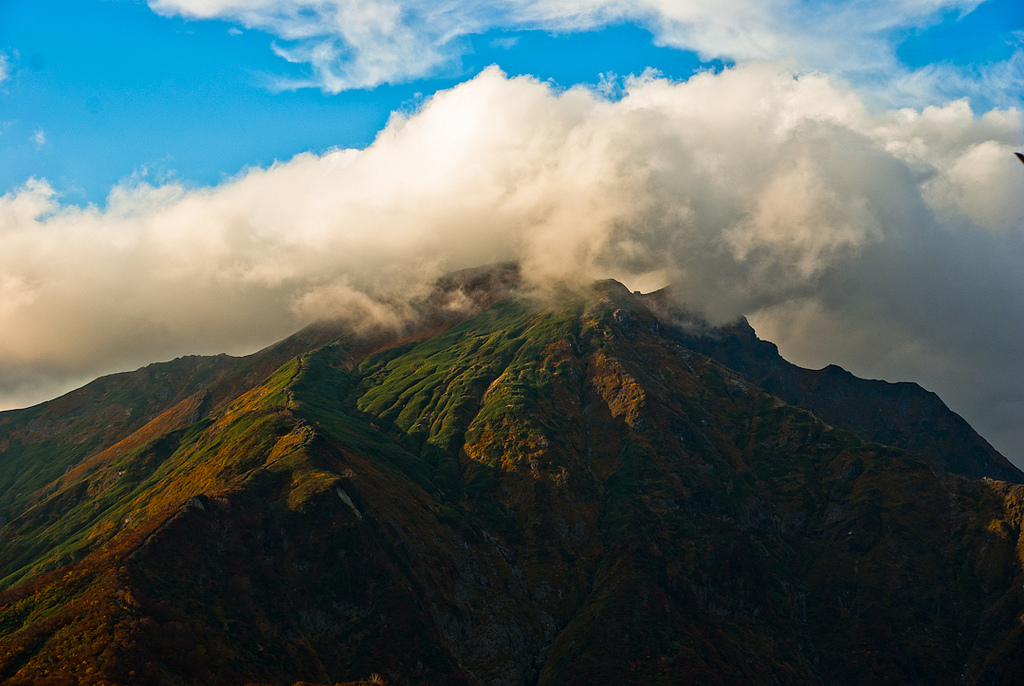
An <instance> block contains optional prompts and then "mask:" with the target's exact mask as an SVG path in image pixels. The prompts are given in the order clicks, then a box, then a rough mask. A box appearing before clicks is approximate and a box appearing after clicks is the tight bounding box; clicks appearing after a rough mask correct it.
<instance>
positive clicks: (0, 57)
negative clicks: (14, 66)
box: [0, 52, 11, 84]
mask: <svg viewBox="0 0 1024 686" xmlns="http://www.w3.org/2000/svg"><path fill="white" fill-rule="evenodd" d="M10 77H11V63H10V60H9V58H8V57H7V54H6V53H3V52H0V84H2V83H3V82H4V81H6V80H7V79H9V78H10Z"/></svg>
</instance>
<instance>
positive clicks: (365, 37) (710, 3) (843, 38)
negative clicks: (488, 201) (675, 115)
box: [149, 0, 1021, 104]
mask: <svg viewBox="0 0 1024 686" xmlns="http://www.w3.org/2000/svg"><path fill="white" fill-rule="evenodd" d="M980 2H981V0H838V1H837V2H805V1H803V0H687V1H686V2H678V1H675V0H503V1H501V2H496V1H495V0H477V1H473V2H464V1H460V0H443V1H439V2H429V3H424V2H416V1H414V0H149V5H150V7H151V8H152V9H153V10H154V11H156V12H158V13H160V14H163V15H182V16H187V17H193V18H203V19H210V18H219V19H224V20H227V21H232V22H238V23H240V24H243V25H245V26H247V27H250V28H258V29H261V30H264V31H267V32H270V33H272V34H274V35H276V36H278V37H279V38H281V39H282V40H283V41H285V44H284V45H278V46H276V50H277V52H278V53H279V54H280V55H281V56H282V57H284V58H286V59H288V60H291V61H293V62H302V63H309V64H310V65H312V67H313V70H314V78H313V79H312V80H311V81H308V82H294V81H293V82H282V83H281V84H279V85H280V86H281V87H302V86H313V85H315V86H319V87H321V88H323V89H324V90H327V91H330V92H339V91H342V90H346V89H351V88H368V87H372V86H375V85H378V84H381V83H396V82H403V81H409V80H413V79H417V78H421V77H424V76H427V75H430V74H436V73H438V72H439V71H443V70H444V69H451V68H454V67H455V66H457V62H458V58H459V56H460V55H461V54H463V51H464V50H465V47H466V45H467V43H466V38H467V37H468V36H470V35H473V34H479V33H483V32H486V31H488V30H490V29H510V30H520V29H541V30H547V31H559V32H565V31H579V30H588V29H594V28H597V27H600V26H605V25H609V24H613V23H622V22H634V23H637V24H639V25H641V26H644V27H645V28H647V29H649V30H650V31H651V32H652V33H653V35H654V38H655V42H656V43H658V44H660V45H665V46H671V47H675V48H680V49H684V50H693V51H696V52H697V53H699V54H700V55H701V56H702V57H703V58H705V59H712V58H722V59H726V60H733V61H740V62H742V61H747V60H769V61H775V60H781V59H786V60H792V61H793V62H792V63H793V65H794V66H795V67H796V68H797V69H798V70H800V71H810V70H822V71H826V72H828V73H833V74H841V75H843V76H844V77H845V78H847V79H849V80H851V81H852V82H856V83H861V84H865V85H870V86H871V87H872V88H874V89H877V90H879V91H881V97H883V98H888V99H889V101H890V102H901V103H906V102H910V103H922V104H923V103H927V102H935V101H937V100H936V96H945V99H949V97H950V96H952V97H954V98H955V97H960V96H962V95H978V94H981V93H982V92H985V93H986V94H987V95H986V97H989V98H990V99H989V100H986V102H993V103H1019V102H1020V101H1021V95H1020V89H1019V86H1020V85H1021V81H1020V71H1019V61H1020V58H1019V56H1018V57H1015V58H1014V59H1013V60H1010V61H1008V62H1007V63H1005V64H1004V65H1002V66H998V65H997V66H993V67H991V68H988V69H987V70H986V72H985V74H986V76H985V81H986V83H985V84H984V87H983V86H982V85H980V84H979V83H978V80H977V78H975V76H976V75H972V74H967V73H962V72H959V71H957V72H953V73H954V75H955V76H956V78H955V79H953V80H950V79H948V78H947V79H939V78H936V77H935V75H934V74H933V71H932V70H927V69H926V70H919V71H917V72H909V71H908V70H907V69H905V68H903V67H902V66H901V65H900V64H899V61H898V60H897V59H896V54H895V48H896V44H895V43H894V40H896V37H898V36H899V35H904V34H905V31H906V30H908V29H912V28H921V27H926V26H929V25H931V24H934V23H937V22H938V21H939V20H940V19H941V18H942V17H943V16H944V15H945V14H948V13H949V12H951V11H957V10H959V11H960V12H961V13H967V12H970V11H971V10H973V9H974V8H975V7H976V6H977V5H978V4H980ZM498 40H501V39H498ZM942 71H944V72H947V73H949V72H951V71H952V70H951V68H948V67H946V68H943V69H942ZM954 82H962V83H961V85H962V86H963V87H964V88H966V90H963V89H961V90H960V91H957V92H956V93H951V92H950V91H951V88H952V85H953V83H954ZM922 89H926V90H927V92H926V93H925V94H924V96H925V99H924V100H921V99H909V98H916V97H920V96H921V95H922V93H921V91H922ZM983 89H984V90H983ZM993 89H995V91H998V92H995V91H993ZM997 96H998V97H997Z"/></svg>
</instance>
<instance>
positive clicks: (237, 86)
mask: <svg viewBox="0 0 1024 686" xmlns="http://www.w3.org/2000/svg"><path fill="white" fill-rule="evenodd" d="M826 4H827V3H807V4H806V6H807V7H811V8H814V7H818V6H824V5H826ZM791 11H793V12H794V24H799V21H797V19H799V12H800V11H801V10H800V5H799V4H797V5H795V6H794V7H793V8H792V9H791ZM963 12H964V10H963V8H962V7H958V6H957V5H956V4H954V3H947V6H946V7H945V8H943V7H942V6H939V7H938V8H937V9H936V10H935V11H932V12H926V13H921V14H919V15H917V16H912V17H910V18H909V19H901V20H897V19H896V18H895V17H894V20H893V21H895V22H896V23H897V25H896V26H893V27H887V28H884V30H881V31H877V32H874V33H872V32H871V31H870V30H869V29H865V30H864V32H863V33H865V34H867V38H864V36H861V38H862V39H864V40H862V41H861V42H865V41H868V42H871V44H872V46H873V48H874V49H878V50H881V49H883V48H885V49H892V50H894V51H895V60H894V61H893V62H892V63H891V64H890V63H888V62H883V64H882V68H881V69H879V68H877V66H876V67H875V68H874V71H872V70H871V69H867V72H866V73H865V71H864V70H865V67H863V65H860V64H856V63H851V64H849V65H847V67H846V69H845V71H846V72H847V73H846V74H841V75H843V76H846V77H847V78H851V79H853V80H854V81H855V82H860V83H862V84H864V86H865V91H866V92H869V93H872V91H874V92H873V93H872V95H873V97H876V98H877V99H878V100H879V101H882V102H885V103H886V104H888V105H893V104H897V105H910V106H918V107H920V106H923V105H927V104H941V102H943V101H945V100H948V99H953V98H955V97H961V96H968V97H972V101H973V103H974V105H975V109H976V110H978V109H980V110H986V109H989V108H991V107H993V106H1020V104H1021V97H1022V96H1021V91H1020V90H1019V89H1018V90H1017V91H1016V92H1013V90H1012V87H1010V88H1008V90H1009V91H1010V92H1009V93H1006V94H993V95H994V97H989V94H988V93H986V92H985V91H983V90H980V89H979V88H978V87H977V85H978V83H979V82H980V80H981V78H980V77H979V75H978V73H977V71H978V70H979V69H981V68H984V67H986V66H987V65H992V64H998V63H1001V62H1004V61H1006V60H1008V59H1010V58H1011V57H1012V56H1013V54H1014V52H1015V51H1016V52H1018V53H1019V51H1020V50H1021V41H1022V37H1021V36H1022V34H1021V32H1022V31H1024V3H1020V2H1018V1H1017V0H988V1H987V2H984V3H982V4H981V5H979V6H978V7H977V8H976V9H974V10H973V11H971V12H969V13H967V14H964V13H963ZM163 14H164V16H161V15H159V14H157V13H155V12H154V11H152V10H151V9H150V7H149V6H147V5H146V4H145V3H143V2H138V1H133V0H8V1H7V2H4V3H2V4H0V53H2V54H4V55H5V56H6V64H7V72H8V76H7V78H6V79H5V80H4V81H3V82H0V90H2V92H0V159H2V160H3V164H2V165H0V193H3V192H9V191H11V190H13V189H15V188H17V187H19V186H20V185H21V184H23V183H24V182H25V181H26V180H27V179H28V178H30V177H41V178H45V179H47V180H48V181H49V182H50V183H51V184H52V185H53V187H54V188H55V189H57V190H58V191H59V192H60V193H61V194H62V198H63V200H64V201H65V202H68V203H88V202H93V203H101V204H102V203H103V202H104V201H105V198H106V195H107V193H108V192H109V190H110V188H111V187H113V186H114V185H115V184H116V183H118V182H119V181H121V180H124V179H127V178H132V177H133V176H134V177H135V178H139V177H140V176H144V177H145V178H148V179H150V180H152V181H157V182H159V181H161V180H164V179H167V178H170V177H172V176H173V177H175V178H178V179H180V180H184V181H188V182H191V183H196V184H201V185H209V184H215V183H217V182H219V181H220V180H222V179H223V178H224V177H225V176H231V175H234V174H237V173H238V172H239V171H240V170H242V169H243V168H244V167H246V166H250V165H267V164H270V163H272V162H273V161H274V160H283V159H288V158H290V157H291V156H293V155H295V154H296V153H299V152H302V151H307V150H313V151H320V150H326V149H328V148H331V147H364V146H366V145H368V144H369V143H370V142H371V141H372V140H373V138H374V136H375V135H376V133H377V131H379V130H380V129H381V128H382V127H383V126H384V124H385V123H386V122H387V120H388V117H389V115H390V113H391V112H392V111H394V110H400V109H402V108H409V107H414V106H415V104H416V103H417V102H419V101H421V99H422V98H423V97H424V96H429V95H430V94H432V93H433V92H435V91H437V90H439V89H444V88H450V87H452V86H453V85H455V84H457V83H459V82H462V81H465V80H467V79H468V78H471V77H472V76H474V75H475V74H477V73H479V72H480V71H481V70H482V69H483V68H485V67H487V66H488V65H491V64H497V65H499V66H500V67H501V68H502V69H503V70H504V71H505V72H507V73H508V74H510V75H518V74H532V75H535V76H537V77H538V78H540V79H542V80H548V79H550V80H552V81H553V82H554V83H556V84H558V85H559V86H560V87H563V88H564V87H569V86H572V85H574V84H579V83H585V84H597V83H599V81H600V79H601V75H602V74H604V75H612V74H614V75H618V76H620V77H622V76H626V75H628V74H631V73H632V74H639V73H641V72H643V71H644V70H645V69H647V68H653V69H657V70H658V71H660V72H661V73H662V74H664V75H665V76H668V77H670V78H674V79H686V78H688V77H689V76H690V75H691V74H693V73H694V71H696V70H698V69H709V68H710V69H719V68H721V67H722V66H723V65H728V64H732V63H733V62H734V61H735V59H736V55H733V54H730V52H729V50H728V46H726V47H724V48H723V50H721V51H719V52H720V54H711V53H709V52H708V51H707V49H706V46H701V47H703V48H704V59H702V58H701V57H699V56H698V53H697V52H695V50H694V49H686V47H685V45H684V46H682V47H681V46H680V45H679V43H680V42H681V41H678V40H676V41H674V42H675V43H676V44H673V40H672V39H671V38H670V37H668V38H667V37H666V36H658V37H657V38H655V36H653V35H652V33H651V30H650V29H649V28H647V27H646V26H645V25H644V24H645V23H646V24H648V25H649V24H650V22H649V21H648V22H644V21H634V22H628V21H622V20H621V19H622V18H621V17H618V18H613V19H612V20H611V23H609V24H604V23H602V22H600V21H599V20H593V21H587V22H581V23H582V25H581V26H577V27H573V26H572V24H571V22H566V21H561V20H555V19H551V20H549V22H548V23H549V24H551V27H550V28H549V29H545V28H532V29H529V28H521V27H517V26H516V25H515V24H516V22H515V21H512V20H509V19H507V18H506V19H504V20H501V21H499V20H497V19H496V20H495V23H496V24H498V25H496V26H492V27H488V26H486V22H484V23H482V24H481V25H479V26H474V27H471V29H470V30H473V29H475V30H478V31H480V32H479V33H473V32H471V33H467V34H466V35H463V36H460V37H459V38H458V39H457V40H456V41H454V44H455V45H454V46H453V47H452V49H451V50H450V53H451V55H450V59H447V60H445V61H443V62H441V63H440V64H437V65H435V66H434V67H433V68H431V69H429V70H428V75H427V76H426V77H425V78H424V77H417V76H407V75H404V74H396V75H394V78H393V79H392V80H393V81H395V82H396V83H381V84H380V85H376V86H367V87H361V88H354V89H349V90H342V91H340V92H332V90H331V88H330V87H329V86H328V87H324V86H323V85H322V84H320V85H321V87H318V86H317V84H316V81H317V76H316V74H315V73H314V69H313V68H312V67H311V66H310V65H309V64H306V63H301V62H300V63H290V62H288V61H287V60H285V59H284V58H282V57H281V56H279V55H278V54H277V53H275V52H274V50H273V46H274V45H275V44H282V43H284V44H287V43H288V41H286V40H283V39H282V38H281V37H280V36H279V35H274V33H273V30H274V29H275V28H280V27H279V26H275V23H274V22H273V21H271V20H267V21H264V22H262V24H261V23H260V22H254V21H249V22H245V21H239V19H238V17H237V16H234V15H236V14H238V13H237V12H235V13H232V12H222V13H220V16H215V17H213V18H210V19H201V18H197V17H195V16H194V15H193V14H190V13H188V12H177V13H171V14H170V16H166V15H167V14H168V12H167V11H166V10H165V11H164V12H163ZM247 23H248V24H249V25H250V26H251V25H255V26H256V28H248V27H247V26H246V24H247ZM521 23H522V24H525V25H529V24H530V23H532V24H534V25H540V24H543V23H544V22H541V21H533V22H526V21H524V22H521ZM502 24H503V25H502ZM261 29H262V30H261ZM279 33H280V31H279ZM855 38H856V36H855ZM656 43H657V44H656ZM811 52H812V53H813V51H811ZM856 53H857V50H851V57H852V58H853V57H856ZM766 56H767V57H771V58H777V59H787V58H790V56H789V55H787V54H786V52H785V50H781V51H778V53H777V54H769V55H766ZM342 61H343V60H339V63H340V62H342ZM823 61H824V62H827V61H829V60H823ZM797 67H798V68H803V69H817V68H820V67H819V66H818V65H816V64H814V63H813V62H812V63H808V64H798V65H797ZM932 67H942V68H953V69H954V70H955V71H956V73H957V74H962V75H963V78H964V80H965V83H962V84H954V85H953V87H952V88H945V89H944V88H941V87H939V85H936V84H930V85H929V86H928V87H927V88H926V89H925V92H924V93H921V92H918V91H917V90H916V89H915V90H914V91H913V92H910V93H900V92H899V88H898V87H895V86H894V85H893V83H892V82H891V80H892V77H893V76H896V75H901V74H904V73H906V74H911V73H913V70H922V69H928V68H932ZM879 71H881V72H882V73H880V74H879V73H877V72H879ZM887 71H888V72H889V73H886V72H887ZM1017 76H1018V78H1019V76H1020V74H1019V73H1018V74H1017ZM887 79H888V80H887ZM281 80H291V81H294V82H301V81H303V80H305V81H307V82H309V83H310V84H311V85H309V86H307V87H300V88H291V87H286V88H283V89H282V87H281V84H280V83H279V82H280V81H281ZM1017 85H1018V86H1019V85H1020V84H1019V83H1018V84H1017ZM929 98H930V100H932V101H934V102H931V101H929V100H928V99H929Z"/></svg>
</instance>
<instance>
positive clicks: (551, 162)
mask: <svg viewBox="0 0 1024 686" xmlns="http://www.w3.org/2000/svg"><path fill="white" fill-rule="evenodd" d="M1022 130H1024V120H1022V116H1021V113H1020V112H1019V111H1017V110H1013V109H1007V110H992V111H990V112H987V113H984V114H981V115H979V114H977V113H975V112H973V111H972V110H971V108H970V106H969V104H968V103H967V101H965V100H961V101H953V102H950V103H947V104H946V105H943V106H941V107H937V106H936V107H928V108H925V109H923V110H913V109H899V110H891V111H877V110H872V109H869V107H868V106H867V105H866V104H865V103H864V102H863V101H862V99H861V98H860V97H859V96H858V95H857V94H856V93H855V92H854V91H853V90H852V89H850V88H848V87H845V86H844V85H843V84H842V83H839V82H837V81H834V80H832V79H830V78H829V77H827V76H825V75H822V74H818V73H810V74H804V75H800V76H796V75H794V74H793V73H791V72H790V71H788V70H787V69H786V68H784V67H782V66H779V65H776V64H772V63H750V64H746V65H742V66H739V67H736V68H734V69H728V70H725V71H722V72H719V73H711V72H706V73H700V74H697V75H695V76H693V77H691V78H690V79H689V80H687V81H685V82H675V81H670V80H666V79H661V78H658V77H657V76H656V75H645V76H641V77H634V78H631V79H630V80H628V82H627V83H626V84H625V87H624V91H623V93H622V94H621V97H615V98H609V97H606V96H605V95H602V94H600V93H598V92H596V91H594V90H592V89H588V88H585V87H576V88H571V89H568V90H556V89H554V88H553V87H552V86H551V85H550V84H546V83H541V82H539V81H537V80H535V79H532V78H529V77H518V78H508V77H506V76H505V75H504V74H503V73H502V72H500V71H499V70H498V69H497V68H490V69H488V70H485V71H484V72H483V73H481V74H480V75H479V76H477V77H476V78H474V79H472V80H470V81H467V82H465V83H462V84H460V85H458V86H456V87H455V88H452V89H451V90H448V91H443V92H439V93H437V94H436V95H435V96H434V97H433V98H431V99H429V100H428V101H426V102H425V103H424V104H423V105H422V106H421V107H420V108H419V109H418V110H417V111H415V112H412V113H404V114H395V115H393V116H392V119H391V121H390V122H389V124H388V125H387V127H386V128H384V129H383V130H382V131H381V132H380V134H379V135H378V137H377V139H376V140H375V142H374V143H373V144H372V145H370V146H369V147H367V148H365V149H361V150H340V149H339V150H331V151H328V152H326V153H323V154H312V153H305V154H300V155H297V156H296V157H294V158H292V159H291V160H288V161H283V162H279V163H276V164H274V165H273V166H270V167H268V168H253V169H246V170H243V171H242V172H240V173H239V174H238V175H237V176H235V177H234V178H231V179H228V180H226V181H225V182H223V183H221V184H219V185H217V186H214V187H190V186H188V185H185V184H176V183H169V184H164V185H149V184H146V183H138V182H132V183H126V184H124V185H121V186H119V187H117V188H114V189H113V190H112V191H111V193H110V196H109V198H108V200H107V203H106V205H105V207H96V206H87V207H76V206H68V205H64V204H62V203H61V199H60V197H58V196H57V195H56V194H55V192H54V191H53V190H52V188H51V187H50V185H49V184H48V183H47V182H46V181H45V180H42V179H32V180H29V181H27V182H26V183H25V185H24V186H23V187H21V188H20V189H18V190H17V191H15V192H12V193H9V194H7V195H5V196H3V197H2V198H0V360H2V362H0V404H2V406H6V407H12V406H19V405H25V404H29V403H32V402H38V401H40V400H43V399H45V398H48V397H52V396H53V395H55V394H56V393H58V392H61V391H63V390H67V389H69V388H71V387H74V386H75V385H79V384H81V383H82V382H84V381H87V380H89V379H90V378H93V377H95V376H97V375H99V374H102V373H107V372H111V371H116V370H123V369H130V368H134V367H137V366H140V365H142V364H145V363H149V362H153V361H157V360H160V359H167V358H170V357H174V356H176V355H181V354H204V353H217V352H229V353H235V354H241V353H247V352H252V351H253V350H255V349H257V348H259V347H261V346H263V345H266V344H269V343H271V342H273V341H275V340H277V339H279V338H281V337H283V336H285V335H288V334H289V333H292V332H293V331H294V330H296V329H297V328H299V327H301V326H302V325H304V324H306V323H309V322H311V321H314V320H317V319H322V318H337V317H342V318H345V317H347V318H349V319H350V320H352V321H357V320H359V319H360V318H364V319H365V318H375V319H379V320H380V321H385V322H386V321H389V320H390V321H398V320H399V319H400V318H401V316H402V308H401V303H402V302H407V301H408V300H409V299H410V298H414V297H417V296H418V295H422V294H424V293H425V292H426V291H427V290H428V289H429V287H430V285H431V284H432V283H433V281H434V280H435V279H436V278H437V277H438V276H440V275H441V274H443V273H445V272H447V271H450V270H454V269H460V268H466V267H472V266H477V265H480V264H484V263H489V262H496V261H507V260H517V261H519V262H520V263H521V264H522V267H523V273H524V277H525V279H526V280H527V282H528V283H531V284H534V285H538V286H541V287H543V286H545V285H550V284H553V283H556V282H564V281H571V282H576V283H582V282H586V281H587V280H589V279H594V278H607V277H611V278H616V279H619V280H620V281H623V282H624V283H626V284H627V285H628V286H629V287H630V288H631V289H636V290H644V291H647V290H652V289H655V288H659V287H662V286H664V285H667V284H672V286H673V292H674V293H675V294H676V297H677V298H678V299H679V301H680V304H681V305H682V306H684V307H686V308H688V309H690V310H692V311H694V312H695V313H698V314H700V315H701V316H703V317H705V318H707V319H708V320H709V321H711V322H713V323H724V322H727V321H730V320H733V319H735V318H737V317H739V316H747V317H748V318H749V319H750V321H751V323H752V324H753V325H754V326H755V328H756V330H757V331H758V333H759V335H761V336H762V337H763V338H767V339H769V340H773V341H775V342H776V343H778V344H779V345H780V348H781V351H782V353H783V355H784V356H786V357H787V359H790V360H791V361H793V362H796V363H798V364H803V365H805V366H823V365H824V364H827V363H837V364H840V365H842V366H844V367H846V368H847V369H850V370H851V371H853V372H854V373H856V374H858V375H862V376H868V377H875V378H885V379H888V380H913V381H917V382H919V383H922V385H924V386H925V387H926V388H928V389H929V390H933V391H935V392H937V393H939V395H940V396H941V397H942V398H943V399H944V400H945V401H946V402H947V403H948V404H949V405H950V406H951V407H952V408H953V409H954V410H956V411H957V412H959V413H961V414H962V415H964V417H965V418H966V419H967V420H968V421H969V422H971V423H972V425H973V426H975V428H977V429H978V430H979V432H980V433H982V435H984V436H985V437H986V438H987V439H989V440H990V441H991V442H992V443H993V445H995V446H996V448H997V449H999V450H1000V451H1001V452H1003V453H1004V454H1005V455H1007V456H1008V457H1010V458H1011V459H1013V460H1015V461H1016V462H1017V464H1018V465H1021V464H1024V361H1022V360H1021V355H1020V352H1021V351H1022V350H1024V282H1022V279H1021V277H1020V274H1021V273H1024V271H1022V269H1024V167H1022V166H1021V165H1020V163H1019V162H1018V161H1017V160H1016V159H1015V158H1014V156H1013V150H1014V149H1020V148H1021V147H1024V141H1022ZM385 301H386V302H390V303H395V304H396V305H397V308H396V307H387V306H384V305H382V303H383V302H385Z"/></svg>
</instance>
